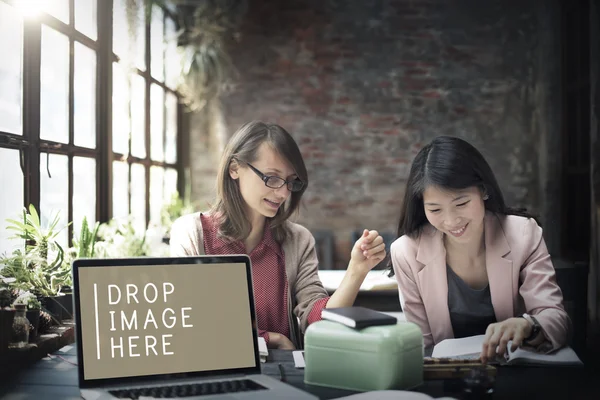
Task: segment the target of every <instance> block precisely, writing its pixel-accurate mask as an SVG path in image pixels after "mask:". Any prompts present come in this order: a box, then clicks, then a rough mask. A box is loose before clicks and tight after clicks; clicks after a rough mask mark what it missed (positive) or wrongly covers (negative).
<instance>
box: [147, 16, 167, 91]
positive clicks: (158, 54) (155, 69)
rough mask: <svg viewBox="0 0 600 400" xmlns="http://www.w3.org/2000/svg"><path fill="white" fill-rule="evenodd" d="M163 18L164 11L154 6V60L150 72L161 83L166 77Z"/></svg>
mask: <svg viewBox="0 0 600 400" xmlns="http://www.w3.org/2000/svg"><path fill="white" fill-rule="evenodd" d="M163 18H164V13H163V10H162V9H161V8H160V7H158V6H153V7H152V25H151V26H150V46H151V49H150V50H151V52H150V56H151V60H152V61H151V64H150V71H151V72H152V76H153V77H155V78H156V79H158V80H159V81H162V80H163V79H164V75H165V63H164V57H165V54H164V51H165V45H164V39H165V23H164V22H163Z"/></svg>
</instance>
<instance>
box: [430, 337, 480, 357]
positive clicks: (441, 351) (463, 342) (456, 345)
mask: <svg viewBox="0 0 600 400" xmlns="http://www.w3.org/2000/svg"><path fill="white" fill-rule="evenodd" d="M484 338H485V335H477V336H469V337H465V338H460V339H445V340H442V341H441V342H439V343H438V344H436V345H435V346H434V348H433V353H431V357H434V358H467V359H478V358H479V355H480V354H481V347H482V346H483V339H484Z"/></svg>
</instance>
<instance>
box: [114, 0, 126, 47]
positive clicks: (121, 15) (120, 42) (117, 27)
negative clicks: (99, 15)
mask: <svg viewBox="0 0 600 400" xmlns="http://www.w3.org/2000/svg"><path fill="white" fill-rule="evenodd" d="M125 1H126V0H114V4H113V52H114V53H115V54H116V55H118V56H119V57H123V56H126V55H127V53H128V52H129V31H128V27H127V15H126V13H125Z"/></svg>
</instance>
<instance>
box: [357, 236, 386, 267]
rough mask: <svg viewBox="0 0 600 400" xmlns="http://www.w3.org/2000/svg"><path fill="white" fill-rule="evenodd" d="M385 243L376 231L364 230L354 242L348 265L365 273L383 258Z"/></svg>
mask: <svg viewBox="0 0 600 400" xmlns="http://www.w3.org/2000/svg"><path fill="white" fill-rule="evenodd" d="M385 254H386V252H385V243H384V242H383V238H382V237H381V235H380V234H379V233H378V232H377V231H369V230H366V229H365V230H364V231H363V234H362V236H361V237H360V239H358V240H357V241H356V243H354V247H353V248H352V253H351V254H350V265H351V266H354V267H355V268H357V269H358V270H357V271H358V272H360V273H363V274H366V273H367V272H369V271H370V270H372V269H373V268H374V267H375V266H376V265H377V264H379V263H380V262H381V260H383V259H384V258H385Z"/></svg>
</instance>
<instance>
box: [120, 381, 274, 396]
mask: <svg viewBox="0 0 600 400" xmlns="http://www.w3.org/2000/svg"><path fill="white" fill-rule="evenodd" d="M265 389H266V387H264V386H261V385H259V384H258V383H256V382H254V381H251V380H249V379H240V380H232V381H218V382H206V383H192V384H188V385H173V386H154V387H145V388H137V389H122V390H111V391H109V393H110V394H112V395H113V396H115V397H117V398H119V399H139V398H140V397H141V396H148V397H154V398H157V399H163V398H169V397H171V398H172V397H192V396H208V395H214V394H220V393H232V392H249V391H254V390H265Z"/></svg>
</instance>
